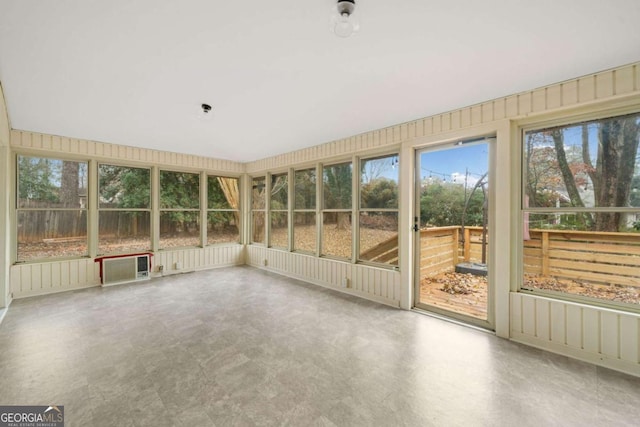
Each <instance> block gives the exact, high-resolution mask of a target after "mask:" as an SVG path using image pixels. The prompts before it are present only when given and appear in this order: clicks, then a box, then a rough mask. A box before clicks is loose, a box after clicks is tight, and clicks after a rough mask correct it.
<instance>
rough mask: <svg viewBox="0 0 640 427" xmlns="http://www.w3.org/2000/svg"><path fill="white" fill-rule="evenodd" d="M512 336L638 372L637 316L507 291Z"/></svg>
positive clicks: (639, 319) (639, 340) (639, 327)
mask: <svg viewBox="0 0 640 427" xmlns="http://www.w3.org/2000/svg"><path fill="white" fill-rule="evenodd" d="M511 339H512V340H514V341H517V342H520V343H523V344H527V345H531V346H534V347H538V348H542V349H545V350H550V351H553V352H555V353H560V354H564V355H567V356H571V357H575V358H577V359H581V360H584V361H587V362H591V363H596V364H598V365H601V366H605V367H608V368H611V369H616V370H619V371H623V372H627V373H629V374H632V375H636V376H640V315H638V314H633V313H628V312H622V311H618V310H611V309H606V308H600V307H595V306H589V305H583V304H578V303H572V302H566V301H559V300H555V299H550V298H544V297H539V296H535V295H528V294H524V293H512V294H511Z"/></svg>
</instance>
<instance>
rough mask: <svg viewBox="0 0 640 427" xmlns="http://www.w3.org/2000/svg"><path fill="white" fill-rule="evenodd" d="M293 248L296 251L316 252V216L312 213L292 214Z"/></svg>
mask: <svg viewBox="0 0 640 427" xmlns="http://www.w3.org/2000/svg"><path fill="white" fill-rule="evenodd" d="M293 248H294V250H296V251H304V252H311V253H315V252H316V214H315V213H314V212H296V213H294V214H293Z"/></svg>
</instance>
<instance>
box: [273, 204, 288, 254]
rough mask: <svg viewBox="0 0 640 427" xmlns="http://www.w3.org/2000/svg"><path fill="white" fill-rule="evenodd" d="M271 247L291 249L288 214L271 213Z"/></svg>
mask: <svg viewBox="0 0 640 427" xmlns="http://www.w3.org/2000/svg"><path fill="white" fill-rule="evenodd" d="M271 247H274V248H281V249H287V248H288V247H289V226H288V219H287V212H271Z"/></svg>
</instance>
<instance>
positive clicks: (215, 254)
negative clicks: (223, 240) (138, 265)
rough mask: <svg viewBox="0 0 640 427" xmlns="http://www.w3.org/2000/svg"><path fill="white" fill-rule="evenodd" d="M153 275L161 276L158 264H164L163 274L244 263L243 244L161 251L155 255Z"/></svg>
mask: <svg viewBox="0 0 640 427" xmlns="http://www.w3.org/2000/svg"><path fill="white" fill-rule="evenodd" d="M152 263H153V267H152V273H151V276H152V277H157V276H160V274H159V273H158V269H157V266H159V265H161V266H163V273H162V275H164V276H167V275H169V274H179V273H187V272H189V271H198V270H207V269H210V268H218V267H230V266H234V265H243V264H244V246H243V245H239V244H238V245H228V246H227V245H224V246H207V247H205V248H186V249H178V250H172V251H167V250H163V251H159V252H156V253H155V254H154V255H153V261H152ZM176 267H178V268H176Z"/></svg>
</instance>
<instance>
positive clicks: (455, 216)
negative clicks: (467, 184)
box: [420, 178, 484, 227]
mask: <svg viewBox="0 0 640 427" xmlns="http://www.w3.org/2000/svg"><path fill="white" fill-rule="evenodd" d="M467 190H469V189H467ZM468 197H469V202H468V206H467V211H466V214H465V224H464V225H472V226H479V225H482V221H483V217H482V205H483V203H484V195H483V192H482V191H475V192H473V194H467V191H465V188H464V184H456V183H448V182H443V181H442V180H440V179H437V178H430V179H429V180H428V181H427V182H426V183H425V184H423V186H422V194H421V196H420V222H421V223H422V224H423V225H426V226H432V227H445V226H452V225H457V226H459V225H462V215H463V211H464V208H465V201H466V199H467V198H468Z"/></svg>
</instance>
